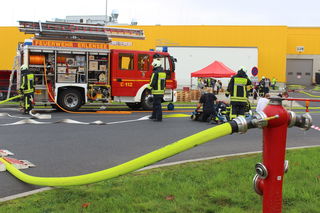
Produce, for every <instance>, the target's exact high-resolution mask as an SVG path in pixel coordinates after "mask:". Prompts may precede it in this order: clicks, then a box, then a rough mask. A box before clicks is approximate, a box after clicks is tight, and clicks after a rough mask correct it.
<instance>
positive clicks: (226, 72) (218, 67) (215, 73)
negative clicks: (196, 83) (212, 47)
mask: <svg viewBox="0 0 320 213" xmlns="http://www.w3.org/2000/svg"><path fill="white" fill-rule="evenodd" d="M235 74H237V73H236V72H235V71H233V70H232V69H230V68H229V67H227V66H226V65H224V64H223V63H222V62H220V61H214V62H213V63H211V64H209V65H208V66H206V67H205V68H202V69H201V70H198V71H196V72H193V73H191V77H204V78H205V77H212V78H230V77H232V76H234V75H235Z"/></svg>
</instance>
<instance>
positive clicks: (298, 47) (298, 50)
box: [296, 46, 304, 53]
mask: <svg viewBox="0 0 320 213" xmlns="http://www.w3.org/2000/svg"><path fill="white" fill-rule="evenodd" d="M296 50H297V52H299V53H302V52H304V46H296Z"/></svg>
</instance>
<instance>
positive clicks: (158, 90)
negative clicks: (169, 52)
mask: <svg viewBox="0 0 320 213" xmlns="http://www.w3.org/2000/svg"><path fill="white" fill-rule="evenodd" d="M161 64H162V63H161V56H160V55H159V54H155V55H154V56H153V62H152V66H153V73H152V76H151V79H150V84H149V89H151V93H152V95H153V110H152V115H151V116H150V117H149V119H152V120H154V121H162V108H161V102H162V100H163V96H164V91H165V88H166V78H167V75H166V73H165V71H164V70H163V68H162V67H161Z"/></svg>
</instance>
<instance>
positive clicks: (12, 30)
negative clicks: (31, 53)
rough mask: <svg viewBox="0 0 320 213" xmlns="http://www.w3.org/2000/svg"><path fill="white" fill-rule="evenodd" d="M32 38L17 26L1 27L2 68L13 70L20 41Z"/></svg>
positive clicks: (0, 62) (0, 67)
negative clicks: (21, 31)
mask: <svg viewBox="0 0 320 213" xmlns="http://www.w3.org/2000/svg"><path fill="white" fill-rule="evenodd" d="M26 38H30V35H25V34H24V33H20V32H19V30H18V28H17V27H0V70H11V69H12V65H13V62H14V57H15V56H16V50H17V47H18V42H23V41H24V39H26Z"/></svg>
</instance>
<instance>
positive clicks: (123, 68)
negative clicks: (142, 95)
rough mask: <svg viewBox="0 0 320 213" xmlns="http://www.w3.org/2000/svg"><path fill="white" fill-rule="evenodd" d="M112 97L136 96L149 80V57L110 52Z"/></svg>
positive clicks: (124, 51)
mask: <svg viewBox="0 0 320 213" xmlns="http://www.w3.org/2000/svg"><path fill="white" fill-rule="evenodd" d="M111 67H112V71H111V79H112V83H111V86H112V96H136V94H137V91H138V90H139V89H140V88H141V86H142V85H144V84H147V83H148V82H149V78H150V75H151V74H150V73H151V72H150V55H148V54H143V53H139V52H135V51H128V50H113V52H112V66H111Z"/></svg>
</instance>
